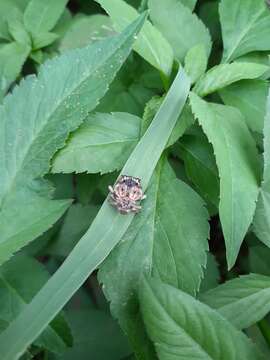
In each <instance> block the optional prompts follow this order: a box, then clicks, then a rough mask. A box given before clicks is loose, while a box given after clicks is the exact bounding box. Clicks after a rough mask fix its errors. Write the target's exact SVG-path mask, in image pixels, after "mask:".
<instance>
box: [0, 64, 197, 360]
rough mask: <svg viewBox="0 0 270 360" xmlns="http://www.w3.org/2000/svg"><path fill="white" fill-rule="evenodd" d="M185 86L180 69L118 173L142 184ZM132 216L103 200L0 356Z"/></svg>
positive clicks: (4, 357) (12, 355)
mask: <svg viewBox="0 0 270 360" xmlns="http://www.w3.org/2000/svg"><path fill="white" fill-rule="evenodd" d="M189 88H190V81H189V79H188V77H187V76H186V75H185V72H184V71H183V70H180V71H179V73H178V75H177V76H176V79H175V81H174V83H173V84H172V86H171V88H170V90H169V92H168V94H167V96H166V98H165V99H164V102H163V104H162V105H161V107H160V109H159V111H158V113H157V114H156V116H155V118H154V120H153V122H152V123H151V125H150V126H149V128H148V130H147V131H146V133H145V135H144V136H143V137H142V139H141V140H140V142H139V143H138V145H137V146H136V148H135V149H134V151H133V152H132V154H131V156H130V157H129V159H128V161H127V163H126V165H125V166H124V168H123V170H122V173H123V174H127V175H133V176H137V177H140V178H141V180H142V185H143V188H144V189H146V187H147V185H148V183H149V180H150V178H151V175H152V173H153V171H154V168H155V166H156V164H157V162H158V160H159V158H160V156H161V153H162V151H163V149H164V148H165V146H166V143H167V141H168V138H169V136H170V134H171V131H172V129H173V128H174V125H175V123H176V121H177V119H178V116H179V115H180V113H181V111H182V109H183V106H184V104H185V102H186V99H187V96H188V93H189ZM132 219H133V215H126V216H123V215H121V214H119V213H118V212H117V211H116V210H115V209H113V208H112V207H111V206H110V205H109V204H108V202H107V201H105V202H104V204H103V205H102V207H101V209H100V211H99V213H98V215H97V216H96V218H95V220H94V221H93V223H92V225H91V227H90V228H89V230H88V231H87V233H86V234H85V235H84V236H83V237H82V238H81V240H80V241H79V243H78V244H77V246H76V247H75V248H74V250H73V251H72V252H71V254H70V255H69V257H68V258H67V259H66V261H65V262H64V263H63V265H62V266H61V267H60V268H59V270H58V271H57V272H56V273H55V274H54V275H53V276H52V277H51V279H50V280H49V281H48V282H47V284H46V285H45V286H44V287H43V288H42V289H41V290H40V292H39V293H38V294H37V295H36V296H35V297H34V299H33V300H32V302H31V303H29V305H28V306H27V307H26V308H25V309H24V311H23V312H22V313H21V314H20V315H19V316H18V318H17V319H16V320H15V321H14V322H13V323H12V324H11V325H10V326H9V327H8V328H7V329H6V330H5V331H4V332H3V333H2V335H1V336H0V349H1V360H15V359H18V358H19V356H20V355H22V354H23V352H24V351H25V350H26V348H27V347H28V346H29V345H30V344H31V342H32V341H33V340H34V339H35V338H36V337H37V336H38V335H39V334H40V333H41V332H42V330H43V329H44V328H45V327H46V326H47V325H48V323H49V322H50V321H51V320H52V319H53V318H54V316H55V315H56V314H57V313H58V312H59V311H60V310H61V309H62V307H63V306H64V305H65V304H66V302H67V301H68V300H69V299H70V298H71V296H72V295H73V294H74V293H75V291H76V290H77V289H78V288H79V287H80V286H81V285H82V283H83V282H84V281H85V280H86V278H87V277H88V276H89V274H90V273H91V272H92V271H93V270H94V269H96V268H97V266H98V265H99V264H100V263H101V262H102V261H103V260H104V259H105V258H106V256H107V255H108V254H109V253H110V251H111V250H112V249H113V248H114V246H115V245H116V244H117V243H118V241H119V240H120V239H121V237H122V236H123V235H124V233H125V231H126V230H127V228H128V226H129V225H130V223H131V221H132ZM26 324H27V326H26Z"/></svg>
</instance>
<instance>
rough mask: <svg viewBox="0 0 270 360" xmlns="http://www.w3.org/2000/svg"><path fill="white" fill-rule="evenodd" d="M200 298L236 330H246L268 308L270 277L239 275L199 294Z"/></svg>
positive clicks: (269, 301) (269, 302) (263, 315)
mask: <svg viewBox="0 0 270 360" xmlns="http://www.w3.org/2000/svg"><path fill="white" fill-rule="evenodd" d="M199 298H200V300H201V301H203V302H204V303H206V304H207V305H208V306H210V307H211V308H213V309H216V310H217V311H218V312H219V313H220V314H221V315H222V316H224V317H225V318H226V319H228V320H229V321H230V322H231V323H232V324H233V325H234V326H235V327H236V328H237V329H240V330H241V329H246V328H248V327H249V326H251V325H253V324H255V323H256V322H257V321H259V320H261V319H262V318H264V317H265V315H267V314H268V312H269V311H270V277H267V276H263V275H258V274H249V275H246V276H240V277H239V278H237V279H233V280H230V281H227V282H226V283H225V284H222V285H219V286H217V287H216V288H214V289H212V290H209V291H207V292H206V293H203V294H201V295H200V296H199Z"/></svg>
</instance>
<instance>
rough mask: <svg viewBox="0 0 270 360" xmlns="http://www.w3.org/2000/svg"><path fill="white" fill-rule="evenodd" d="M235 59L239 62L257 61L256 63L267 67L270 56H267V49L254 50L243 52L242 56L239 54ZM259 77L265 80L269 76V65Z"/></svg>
mask: <svg viewBox="0 0 270 360" xmlns="http://www.w3.org/2000/svg"><path fill="white" fill-rule="evenodd" d="M235 61H236V62H241V63H242V62H245V63H247V62H250V63H257V64H262V65H266V66H268V67H269V65H270V57H269V52H268V51H254V52H251V53H248V54H245V55H243V56H240V57H239V58H237V59H236V60H235ZM261 78H262V79H263V80H267V79H269V78H270V67H269V70H268V71H266V73H264V74H263V76H262V77H261Z"/></svg>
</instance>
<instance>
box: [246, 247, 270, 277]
mask: <svg viewBox="0 0 270 360" xmlns="http://www.w3.org/2000/svg"><path fill="white" fill-rule="evenodd" d="M249 267H250V271H251V272H255V273H258V274H262V275H267V276H270V249H269V248H268V247H266V246H265V245H263V244H261V245H260V246H258V245H257V246H251V247H250V248H249Z"/></svg>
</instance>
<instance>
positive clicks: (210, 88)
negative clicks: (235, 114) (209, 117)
mask: <svg viewBox="0 0 270 360" xmlns="http://www.w3.org/2000/svg"><path fill="white" fill-rule="evenodd" d="M268 69H269V66H265V65H261V64H255V63H254V64H252V63H236V62H235V63H232V64H220V65H217V66H215V67H213V68H212V69H210V70H209V71H208V72H207V73H206V74H205V75H203V76H202V77H201V78H200V79H199V81H198V82H197V84H196V85H195V87H194V91H195V92H196V93H197V94H198V95H199V96H206V95H208V94H211V93H213V92H215V91H217V90H219V89H222V88H224V87H226V86H228V85H230V84H232V83H234V82H236V81H239V80H243V79H256V78H259V77H260V76H262V75H263V74H264V73H265V72H266V71H267V70H268Z"/></svg>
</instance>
